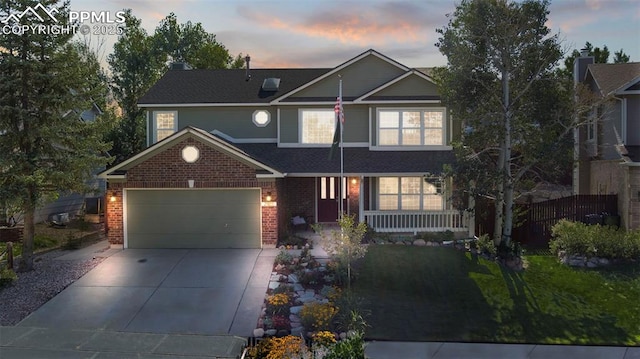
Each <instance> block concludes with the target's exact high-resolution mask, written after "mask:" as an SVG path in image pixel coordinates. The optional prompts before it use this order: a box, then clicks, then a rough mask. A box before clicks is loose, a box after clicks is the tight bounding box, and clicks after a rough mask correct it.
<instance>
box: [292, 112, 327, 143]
mask: <svg viewBox="0 0 640 359" xmlns="http://www.w3.org/2000/svg"><path fill="white" fill-rule="evenodd" d="M335 130H336V114H335V112H333V109H331V110H329V109H327V110H324V109H322V110H300V143H305V144H331V143H332V142H333V133H334V132H335Z"/></svg>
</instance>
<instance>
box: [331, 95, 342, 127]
mask: <svg viewBox="0 0 640 359" xmlns="http://www.w3.org/2000/svg"><path fill="white" fill-rule="evenodd" d="M333 111H334V112H335V113H336V116H338V118H339V119H340V123H342V124H344V109H343V108H342V98H341V97H340V96H338V97H337V98H336V105H335V106H334V107H333Z"/></svg>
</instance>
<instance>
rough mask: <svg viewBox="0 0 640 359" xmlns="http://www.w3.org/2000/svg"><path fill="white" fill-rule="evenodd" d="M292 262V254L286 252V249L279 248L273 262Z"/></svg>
mask: <svg viewBox="0 0 640 359" xmlns="http://www.w3.org/2000/svg"><path fill="white" fill-rule="evenodd" d="M292 262H293V255H291V253H289V252H287V250H286V249H281V250H280V253H278V255H277V256H276V259H275V263H276V264H283V265H284V264H291V263H292Z"/></svg>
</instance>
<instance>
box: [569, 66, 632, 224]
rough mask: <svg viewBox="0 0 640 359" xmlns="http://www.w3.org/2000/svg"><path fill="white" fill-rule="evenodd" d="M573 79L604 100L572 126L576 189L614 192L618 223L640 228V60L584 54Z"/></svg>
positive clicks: (593, 192) (580, 190)
mask: <svg viewBox="0 0 640 359" xmlns="http://www.w3.org/2000/svg"><path fill="white" fill-rule="evenodd" d="M574 82H575V83H583V84H585V85H586V86H588V88H589V89H590V90H591V91H593V92H594V93H595V94H596V95H597V96H598V97H600V98H601V99H602V100H603V101H602V104H601V105H599V106H597V107H595V108H594V109H593V110H592V111H591V114H590V115H589V117H588V119H587V123H586V124H585V125H584V126H581V127H580V128H578V129H577V130H576V131H575V132H574V139H575V143H576V151H575V158H576V160H577V165H576V167H575V169H574V176H573V186H574V192H575V193H576V194H617V195H618V213H619V214H620V218H621V226H622V227H623V228H626V229H637V228H640V62H632V63H621V64H596V63H594V58H593V57H592V56H587V55H586V54H583V55H582V56H581V57H579V58H577V59H576V61H575V63H574Z"/></svg>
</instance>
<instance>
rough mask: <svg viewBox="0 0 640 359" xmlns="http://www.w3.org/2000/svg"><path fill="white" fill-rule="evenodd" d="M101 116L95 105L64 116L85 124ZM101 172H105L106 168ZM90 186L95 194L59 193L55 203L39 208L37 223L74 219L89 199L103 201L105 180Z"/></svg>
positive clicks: (95, 181)
mask: <svg viewBox="0 0 640 359" xmlns="http://www.w3.org/2000/svg"><path fill="white" fill-rule="evenodd" d="M101 114H102V110H101V109H100V107H98V105H96V104H95V103H93V104H92V106H91V108H90V109H87V110H71V111H69V112H67V113H66V114H65V115H64V116H65V117H66V116H74V117H77V118H79V119H80V120H82V121H85V122H93V121H95V120H96V118H97V117H98V116H100V115H101ZM100 170H104V168H102V169H100ZM100 170H96V171H95V172H94V174H96V175H97V173H98V172H99V171H100ZM88 185H89V186H90V187H91V188H94V189H95V190H94V192H93V193H89V194H82V193H75V192H66V193H59V197H58V199H56V200H55V201H53V202H48V203H46V204H44V205H43V206H42V207H39V208H37V209H36V212H35V221H36V223H39V222H43V221H47V220H54V221H60V220H61V219H62V217H65V218H66V217H67V215H68V217H71V218H73V217H74V216H77V215H79V214H81V213H82V212H83V210H84V209H85V202H86V201H87V200H88V198H89V201H90V202H91V203H94V202H97V201H101V196H102V195H104V192H105V190H106V182H105V180H104V179H100V178H97V177H96V176H94V177H93V178H91V179H90V180H89V183H88ZM60 215H62V216H60Z"/></svg>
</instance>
